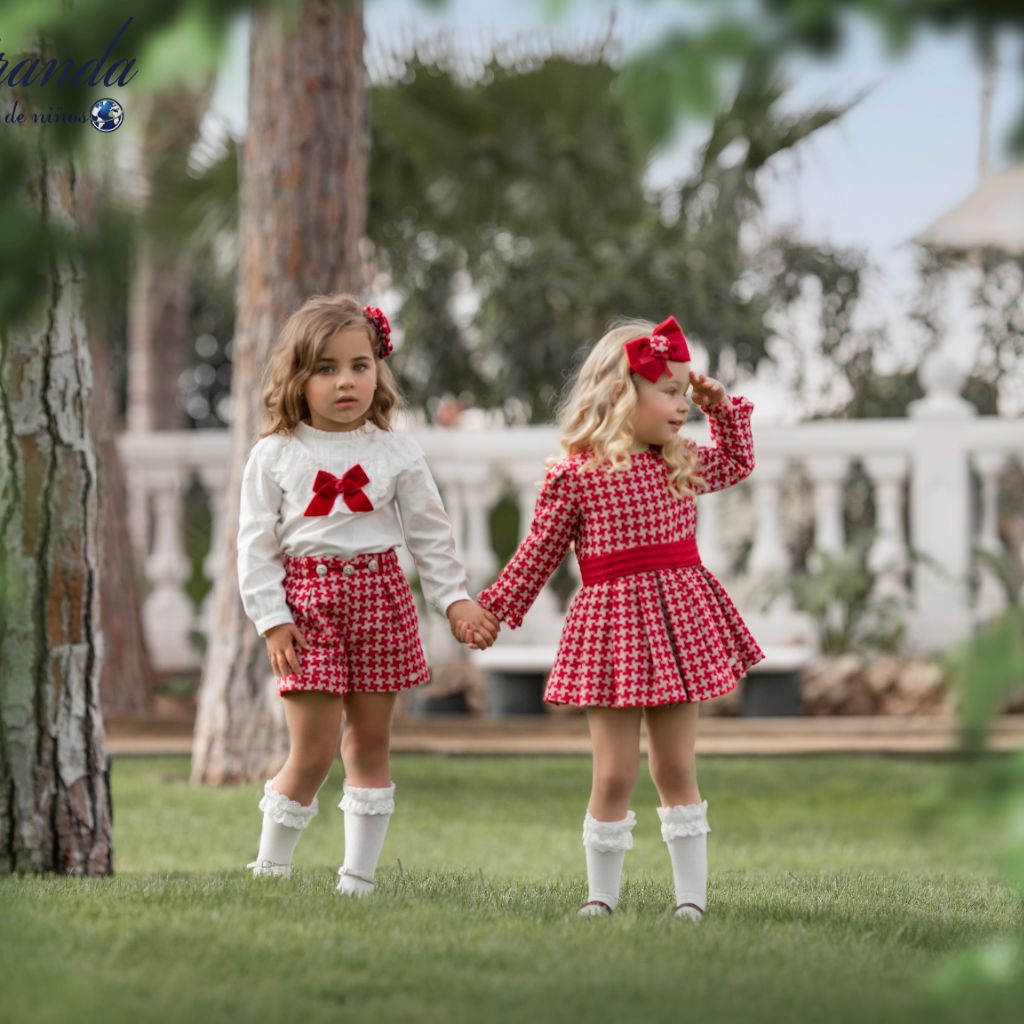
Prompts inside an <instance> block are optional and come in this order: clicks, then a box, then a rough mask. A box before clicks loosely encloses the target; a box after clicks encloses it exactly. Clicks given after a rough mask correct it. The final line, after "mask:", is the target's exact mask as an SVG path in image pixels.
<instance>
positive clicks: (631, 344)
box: [625, 316, 690, 384]
mask: <svg viewBox="0 0 1024 1024" xmlns="http://www.w3.org/2000/svg"><path fill="white" fill-rule="evenodd" d="M625 347H626V358H627V359H628V360H629V365H630V368H631V369H632V370H633V372H634V373H639V374H640V376H641V377H646V378H647V379H648V380H649V381H650V382H651V383H652V384H654V383H655V382H656V381H657V380H658V378H659V377H660V376H661V375H662V374H663V373H667V374H668V375H669V376H670V377H671V376H672V371H671V370H670V369H669V368H668V360H669V359H671V360H672V362H674V363H688V362H689V361H690V350H689V348H688V347H687V345H686V335H685V334H683V329H682V327H680V326H679V322H678V321H677V320H676V318H675V317H674V316H670V317H669V318H668V319H667V320H662V322H661V323H660V324H658V326H657V327H655V328H654V330H653V331H651V336H650V337H649V338H646V337H644V338H631V339H630V340H629V341H627V342H626V346H625Z"/></svg>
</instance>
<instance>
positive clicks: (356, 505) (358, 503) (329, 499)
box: [303, 464, 373, 516]
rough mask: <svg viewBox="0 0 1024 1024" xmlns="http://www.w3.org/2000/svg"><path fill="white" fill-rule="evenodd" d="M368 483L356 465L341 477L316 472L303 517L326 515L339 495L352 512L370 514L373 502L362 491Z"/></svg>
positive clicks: (359, 467)
mask: <svg viewBox="0 0 1024 1024" xmlns="http://www.w3.org/2000/svg"><path fill="white" fill-rule="evenodd" d="M369 482H370V478H369V477H368V476H367V475H366V472H365V470H364V469H363V467H362V466H360V465H358V464H357V465H355V466H353V467H352V468H351V469H350V470H348V471H347V472H346V473H345V474H344V475H343V476H341V477H336V476H335V475H334V474H333V473H328V472H327V470H325V469H321V470H318V471H317V474H316V479H315V480H314V481H313V500H312V501H311V502H310V503H309V506H308V507H307V508H306V511H305V512H303V515H306V516H325V515H327V514H328V513H329V512H330V511H331V509H332V508H334V499H335V498H336V497H337V496H338V495H339V494H340V495H341V496H342V497H343V498H344V499H345V504H346V505H348V507H349V508H350V509H352V511H353V512H372V511H373V502H371V501H370V499H369V498H368V497H367V496H366V495H365V494H363V491H362V488H364V487H365V486H366V485H367V484H368V483H369Z"/></svg>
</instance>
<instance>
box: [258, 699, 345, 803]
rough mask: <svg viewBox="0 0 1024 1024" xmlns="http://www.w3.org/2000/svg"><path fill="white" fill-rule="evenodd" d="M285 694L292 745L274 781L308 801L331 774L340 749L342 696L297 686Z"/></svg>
mask: <svg viewBox="0 0 1024 1024" xmlns="http://www.w3.org/2000/svg"><path fill="white" fill-rule="evenodd" d="M282 697H283V699H284V714H285V718H286V719H287V721H288V736H289V739H290V741H291V746H290V749H289V751H288V759H287V760H286V761H285V763H284V765H283V766H282V767H281V770H280V771H279V772H278V773H277V775H275V776H274V778H273V779H271V785H273V787H274V788H275V789H276V790H277V791H278V792H279V793H283V794H284V795H285V796H287V797H288V798H289V799H291V800H297V801H298V802H299V803H300V804H308V803H310V802H311V801H312V799H313V797H314V796H316V793H317V790H318V789H319V788H320V787H321V786H322V785H323V783H324V779H326V778H327V773H328V772H329V771H330V770H331V763H332V762H333V761H334V757H335V753H336V751H337V749H338V732H339V731H340V729H341V713H342V704H341V698H340V697H339V696H337V694H332V693H316V692H299V691H295V690H293V691H291V692H290V693H285V694H282Z"/></svg>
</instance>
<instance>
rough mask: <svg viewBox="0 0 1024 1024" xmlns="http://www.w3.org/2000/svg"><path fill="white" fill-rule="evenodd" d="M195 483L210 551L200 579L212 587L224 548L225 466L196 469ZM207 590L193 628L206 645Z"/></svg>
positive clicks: (210, 595)
mask: <svg viewBox="0 0 1024 1024" xmlns="http://www.w3.org/2000/svg"><path fill="white" fill-rule="evenodd" d="M199 480H200V482H201V483H202V485H203V489H204V490H205V491H206V497H207V500H208V501H209V504H210V549H209V551H207V552H206V557H205V558H203V575H204V576H205V577H206V579H208V580H209V581H210V582H211V583H215V582H216V580H217V577H218V576H219V575H220V570H221V566H222V565H223V564H224V546H225V541H226V540H227V538H226V537H225V532H224V514H225V508H226V506H227V466H226V465H224V464H223V463H219V462H216V463H207V464H206V465H203V466H200V467H199ZM215 589H216V587H210V589H209V590H208V591H207V593H206V596H205V597H204V598H203V603H202V605H201V607H200V609H199V615H198V616H197V622H196V625H197V628H198V629H199V630H200V631H201V632H202V634H203V636H205V637H206V639H207V642H209V639H210V637H211V636H212V635H213V615H214V590H215Z"/></svg>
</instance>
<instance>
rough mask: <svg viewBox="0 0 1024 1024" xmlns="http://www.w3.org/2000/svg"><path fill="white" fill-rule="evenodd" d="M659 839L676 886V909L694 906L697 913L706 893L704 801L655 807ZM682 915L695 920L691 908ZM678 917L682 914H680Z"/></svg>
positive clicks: (703, 904) (706, 838)
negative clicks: (662, 842)
mask: <svg viewBox="0 0 1024 1024" xmlns="http://www.w3.org/2000/svg"><path fill="white" fill-rule="evenodd" d="M658 817H660V818H661V837H662V839H664V840H665V845H666V846H667V847H668V855H669V858H670V859H671V861H672V875H673V878H674V880H675V887H676V906H677V907H680V906H681V905H682V904H684V903H694V904H696V905H697V906H698V907H699V908H700V910H701V911H703V910H704V908H705V907H706V906H707V893H708V845H707V843H708V833H709V832H710V831H711V826H710V825H708V802H707V800H702V801H701V802H700V803H699V804H677V805H676V806H674V807H659V808H658ZM683 909H684V910H690V911H691V913H690V914H687V915H686V916H690V917H697V916H699V914H698V913H697V912H696V911H693V908H683ZM680 916H682V914H680Z"/></svg>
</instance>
